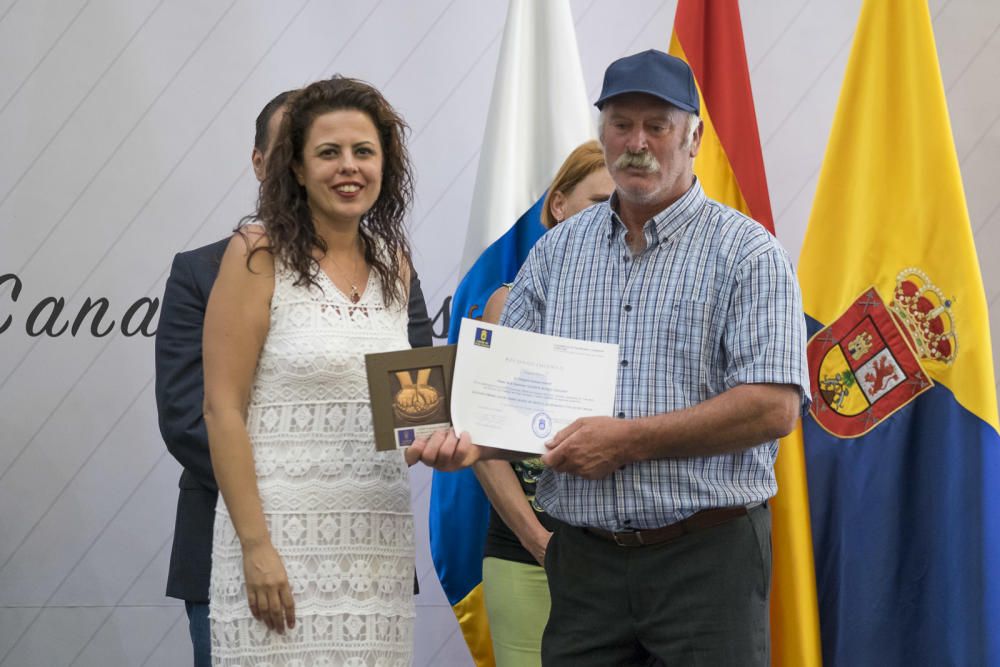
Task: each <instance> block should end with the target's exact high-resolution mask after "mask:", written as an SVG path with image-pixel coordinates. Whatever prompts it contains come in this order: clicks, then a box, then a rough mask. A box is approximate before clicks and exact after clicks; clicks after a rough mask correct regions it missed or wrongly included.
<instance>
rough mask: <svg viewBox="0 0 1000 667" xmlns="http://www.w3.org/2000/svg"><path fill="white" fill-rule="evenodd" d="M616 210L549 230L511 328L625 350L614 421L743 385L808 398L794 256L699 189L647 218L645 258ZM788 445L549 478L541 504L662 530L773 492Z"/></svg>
mask: <svg viewBox="0 0 1000 667" xmlns="http://www.w3.org/2000/svg"><path fill="white" fill-rule="evenodd" d="M614 205H615V197H612V199H611V201H610V202H605V203H601V204H597V205H595V206H592V207H590V208H588V209H586V210H585V211H583V212H581V213H579V214H578V215H576V216H574V217H573V218H571V219H570V220H568V221H567V222H564V223H562V224H561V225H558V226H557V227H556V228H555V229H553V230H551V231H550V232H548V233H547V234H545V235H544V236H543V237H542V238H541V240H539V242H538V243H537V244H536V245H535V247H534V248H533V249H532V251H531V254H530V255H529V256H528V259H527V261H526V262H525V264H524V266H523V267H522V268H521V271H520V273H519V274H518V276H517V279H516V280H515V282H514V286H513V288H512V289H511V293H510V296H509V298H508V300H507V306H506V308H505V310H504V313H503V316H502V318H501V321H500V323H501V324H503V325H506V326H510V327H515V328H518V329H525V330H528V331H535V332H540V333H545V334H552V335H556V336H565V337H567V338H576V339H581V340H589V341H600V342H607V343H618V345H619V353H620V355H621V357H620V359H619V366H618V386H617V389H616V392H615V408H614V410H615V415H616V416H618V417H620V418H625V419H631V418H637V417H646V416H650V415H657V414H663V413H666V412H671V411H675V410H681V409H684V408H689V407H691V406H694V405H697V404H698V403H701V402H702V401H705V400H706V399H709V398H711V397H713V396H716V395H718V394H721V393H723V392H725V391H726V390H728V389H732V388H733V387H736V386H737V385H740V384H750V383H776V384H790V385H797V386H798V387H800V391H801V395H802V397H803V398H802V406H803V409H805V408H806V407H807V406H808V402H809V398H808V397H809V389H808V387H809V380H808V366H807V363H806V356H805V342H806V337H805V321H804V317H803V314H802V301H801V295H800V293H799V289H798V284H797V282H796V279H795V275H794V273H793V271H792V267H791V264H790V263H789V261H788V256H787V254H786V253H785V251H784V250H783V249H782V248H781V246H780V245H779V244H778V243H777V241H776V240H775V239H774V238H773V237H772V236H771V235H770V234H769V233H768V232H767V230H766V229H764V227H763V226H762V225H760V224H758V223H757V222H754V221H753V220H751V219H749V218H747V217H746V216H744V215H742V214H741V213H739V212H738V211H735V210H733V209H730V208H728V207H726V206H723V205H721V204H719V203H718V202H715V201H712V200H710V199H708V198H707V197H706V196H705V193H704V191H703V190H702V188H701V184H700V183H698V182H697V181H696V182H695V184H694V185H693V186H692V187H691V189H690V190H688V191H687V192H686V193H685V194H684V196H682V197H681V198H680V199H679V200H678V201H676V202H674V203H673V204H672V205H671V206H669V207H668V208H666V209H665V210H663V211H661V212H660V213H659V214H658V215H656V216H655V217H654V218H653V219H651V220H649V221H647V222H646V225H645V227H644V229H643V233H644V235H645V239H646V248H645V250H643V251H642V252H641V253H640V254H638V255H635V256H633V255H632V253H631V252H630V250H629V247H628V245H627V243H626V241H625V227H624V225H623V224H622V222H621V220H620V219H619V218H618V215H617V214H616V213H615V212H614V210H613V206H614ZM777 450H778V443H777V441H771V442H766V443H763V444H761V445H759V446H756V447H751V448H749V449H746V450H743V451H740V452H736V453H731V454H723V455H718V456H706V457H693V458H665V459H658V460H653V461H640V462H636V463H632V464H629V465H626V466H624V467H623V468H621V469H619V470H617V471H615V472H614V473H613V474H612V475H611V476H609V477H607V478H605V479H601V480H586V479H583V478H581V477H577V476H575V475H569V474H563V473H556V472H554V471H552V470H546V471H545V472H544V473H543V474H542V476H541V478H540V479H539V481H538V487H537V495H536V498H537V499H538V501H539V502H540V503H541V505H542V507H544V508H545V510H546V511H548V512H549V513H550V514H551V515H552V516H554V517H556V518H557V519H561V520H562V521H565V522H567V523H570V524H573V525H577V526H593V527H598V528H604V529H606V530H628V529H646V528H657V527H660V526H665V525H667V524H670V523H673V522H675V521H679V520H681V519H683V518H685V517H687V516H690V515H692V514H694V513H695V512H698V511H700V510H703V509H709V508H714V507H726V506H731V505H743V504H752V503H756V502H761V501H763V500H766V499H767V498H769V497H771V496H772V495H774V493H775V491H776V490H777V485H776V483H775V478H774V460H775V456H776V455H777Z"/></svg>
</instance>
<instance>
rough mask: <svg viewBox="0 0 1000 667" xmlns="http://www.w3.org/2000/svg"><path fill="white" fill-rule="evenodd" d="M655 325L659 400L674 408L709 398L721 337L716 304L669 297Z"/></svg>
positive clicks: (668, 408)
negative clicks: (714, 311) (714, 317)
mask: <svg viewBox="0 0 1000 667" xmlns="http://www.w3.org/2000/svg"><path fill="white" fill-rule="evenodd" d="M659 313H660V316H659V318H658V319H657V321H656V323H655V326H654V329H653V331H654V335H653V337H652V338H653V341H654V344H653V350H652V352H653V358H652V364H653V369H652V370H653V373H652V375H653V378H654V381H653V383H652V387H653V389H654V392H655V393H656V396H655V397H654V399H655V402H656V404H657V405H658V406H660V409H662V410H666V411H671V410H678V409H681V408H686V407H690V406H692V405H695V404H697V403H700V402H701V401H703V400H705V399H706V398H708V395H709V386H710V385H711V384H712V374H711V372H710V368H711V364H712V361H713V357H714V356H715V355H714V352H713V351H714V349H715V348H716V347H717V346H716V345H714V344H713V343H712V341H713V340H715V338H717V335H716V332H715V331H714V329H715V327H714V326H713V322H712V307H711V305H709V304H707V303H701V302H697V301H681V300H669V301H666V302H665V303H664V304H663V306H662V307H661V308H660V309H659Z"/></svg>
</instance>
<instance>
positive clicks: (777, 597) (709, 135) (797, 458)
mask: <svg viewBox="0 0 1000 667" xmlns="http://www.w3.org/2000/svg"><path fill="white" fill-rule="evenodd" d="M670 53H671V54H672V55H675V56H677V57H679V58H682V59H684V60H685V61H686V62H687V63H688V64H689V65H690V66H691V70H692V71H693V72H694V77H695V81H696V82H697V85H698V92H699V94H700V95H701V101H702V104H701V119H702V123H703V124H704V130H703V134H702V139H701V149H700V150H699V152H698V156H697V157H696V158H695V164H694V171H695V174H697V176H698V180H699V181H700V182H701V185H702V187H703V188H704V189H705V194H707V195H708V196H709V197H711V198H712V199H715V200H716V201H719V202H722V203H723V204H725V205H727V206H730V207H732V208H735V209H737V210H739V211H742V212H743V213H745V214H746V215H748V216H750V217H751V218H753V219H754V220H756V221H758V222H759V223H761V224H762V225H764V227H766V228H767V229H768V231H770V232H771V233H772V234H773V233H774V220H773V217H772V215H771V200H770V197H769V196H768V191H767V177H766V175H765V172H764V160H763V157H762V155H761V150H760V135H759V133H758V131H757V114H756V112H755V110H754V103H753V91H752V89H751V87H750V72H749V69H748V67H747V58H746V49H745V47H744V45H743V26H742V21H741V20H740V8H739V4H738V2H737V0H711V2H709V1H708V0H680V1H679V2H678V3H677V13H676V14H675V17H674V31H673V35H672V37H671V39H670ZM775 475H776V477H777V480H778V494H777V495H776V496H775V497H774V498H773V499H772V501H771V512H772V522H773V527H774V529H773V534H772V539H773V544H774V553H773V565H774V568H773V570H774V573H773V577H772V586H771V662H772V664H773V665H775V666H781V665H787V666H789V667H792V666H794V667H817V666H818V665H820V664H821V659H820V644H819V619H818V612H817V607H816V583H815V581H816V580H815V573H814V570H813V559H812V537H811V535H810V528H809V500H808V494H807V490H806V470H805V460H804V457H803V452H802V435H801V430H800V429H797V430H796V432H795V433H793V434H792V435H790V436H789V437H787V438H783V439H782V441H781V444H780V446H779V449H778V460H777V462H776V464H775Z"/></svg>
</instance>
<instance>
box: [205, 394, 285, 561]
mask: <svg viewBox="0 0 1000 667" xmlns="http://www.w3.org/2000/svg"><path fill="white" fill-rule="evenodd" d="M205 423H206V424H207V426H208V441H209V450H210V451H211V454H212V467H213V468H214V470H215V479H216V481H217V482H218V485H219V491H220V492H221V493H222V497H223V499H224V500H225V503H226V509H227V510H228V511H229V516H230V518H231V519H232V522H233V527H234V528H235V529H236V534H237V536H238V537H239V539H240V544H241V545H242V546H243V547H244V549H246V548H247V547H252V546H257V545H259V544H264V543H268V542H270V539H271V537H270V533H269V532H268V529H267V523H266V522H265V520H264V511H263V509H262V506H261V501H260V493H259V491H258V489H257V473H256V470H255V469H254V459H253V449H252V447H251V445H250V438H249V436H248V435H247V430H246V425H245V422H244V420H243V417H242V415H240V414H239V413H238V412H236V411H235V410H229V411H223V412H221V413H213V412H211V411H210V410H209V409H206V412H205Z"/></svg>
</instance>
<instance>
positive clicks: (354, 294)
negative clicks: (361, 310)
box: [351, 285, 361, 303]
mask: <svg viewBox="0 0 1000 667" xmlns="http://www.w3.org/2000/svg"><path fill="white" fill-rule="evenodd" d="M358 301H361V295H360V294H358V288H357V287H355V286H354V285H351V303H357V302H358Z"/></svg>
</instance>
